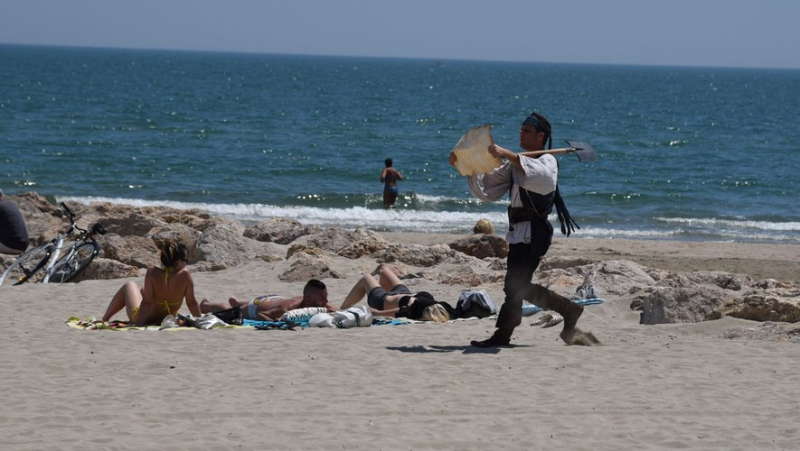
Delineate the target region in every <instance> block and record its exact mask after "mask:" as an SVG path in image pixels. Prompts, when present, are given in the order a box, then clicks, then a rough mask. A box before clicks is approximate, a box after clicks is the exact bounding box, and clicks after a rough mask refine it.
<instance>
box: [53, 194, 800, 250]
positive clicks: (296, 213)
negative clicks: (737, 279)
mask: <svg viewBox="0 0 800 451" xmlns="http://www.w3.org/2000/svg"><path fill="white" fill-rule="evenodd" d="M425 197H426V201H429V202H430V201H434V202H435V201H436V200H435V199H436V198H437V197H438V196H425ZM439 199H440V200H441V199H446V198H444V197H442V198H439ZM57 201H59V202H62V201H71V202H79V203H83V204H89V203H92V202H111V203H115V204H127V205H132V206H135V207H145V206H157V207H172V208H178V209H191V208H196V209H201V210H205V211H208V212H209V213H211V214H214V215H218V216H223V217H227V218H231V219H236V220H240V221H244V222H257V221H262V220H265V219H270V218H278V217H288V218H293V219H296V220H298V221H300V222H301V223H303V224H308V225H319V226H323V227H343V228H356V227H362V228H369V229H372V230H378V231H384V230H386V231H400V232H449V233H469V232H471V231H472V228H473V226H474V225H475V223H476V222H477V221H478V220H479V219H481V218H487V219H489V220H490V221H491V222H492V223H493V224H494V226H495V231H496V232H497V233H503V230H504V229H505V228H506V227H507V225H508V221H507V219H506V214H505V212H499V211H498V212H462V211H439V210H433V211H432V210H413V209H402V208H398V209H395V210H384V209H382V208H365V207H348V208H320V207H310V206H277V205H268V204H210V203H199V202H176V201H152V200H145V199H131V198H120V197H117V198H111V197H58V198H57ZM549 219H550V221H551V222H552V223H553V226H554V227H555V229H556V234H557V235H558V236H560V232H559V231H558V228H559V224H558V220H557V218H556V216H555V215H550V218H549ZM654 219H655V220H656V223H662V224H665V226H664V227H653V228H647V229H632V228H626V227H619V228H614V227H608V226H607V225H606V226H593V225H586V224H584V225H583V228H582V229H580V230H577V231H576V232H575V233H576V234H575V236H576V237H581V238H618V239H656V240H658V239H664V240H670V239H685V240H695V239H696V240H710V241H765V242H770V241H771V242H776V241H777V242H795V243H796V242H800V236H798V234H797V233H796V232H797V231H798V230H800V223H796V222H788V223H774V222H766V221H736V220H721V219H699V218H698V219H691V218H688V219H687V218H665V217H658V218H654ZM781 232H783V233H781Z"/></svg>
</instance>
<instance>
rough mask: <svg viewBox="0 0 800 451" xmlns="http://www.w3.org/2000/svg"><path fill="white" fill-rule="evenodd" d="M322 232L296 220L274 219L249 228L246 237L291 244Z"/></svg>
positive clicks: (245, 232)
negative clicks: (306, 236)
mask: <svg viewBox="0 0 800 451" xmlns="http://www.w3.org/2000/svg"><path fill="white" fill-rule="evenodd" d="M321 230H322V229H320V228H319V227H308V226H304V225H303V224H301V223H300V221H297V220H295V219H290V218H272V219H268V220H265V221H261V222H259V223H258V224H255V225H252V226H249V227H248V228H247V229H246V230H245V231H244V236H246V237H247V238H252V239H254V240H257V241H264V242H268V243H269V242H272V243H278V244H289V243H291V242H293V241H294V240H296V239H298V238H300V237H301V236H304V235H309V234H311V233H318V232H320V231H321Z"/></svg>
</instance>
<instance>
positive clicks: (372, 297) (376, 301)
mask: <svg viewBox="0 0 800 451" xmlns="http://www.w3.org/2000/svg"><path fill="white" fill-rule="evenodd" d="M393 294H411V290H409V289H408V287H407V286H405V285H403V284H402V283H400V284H397V285H395V286H394V288H392V291H386V290H384V289H383V287H375V288H373V289H372V290H371V291H370V292H369V294H368V295H367V304H369V306H370V307H372V308H374V309H376V310H383V304H384V300H385V299H386V296H391V295H393Z"/></svg>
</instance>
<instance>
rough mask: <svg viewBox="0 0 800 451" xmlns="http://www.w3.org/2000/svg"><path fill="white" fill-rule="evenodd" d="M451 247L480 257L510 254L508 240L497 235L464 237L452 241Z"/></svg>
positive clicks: (501, 256) (502, 256)
mask: <svg viewBox="0 0 800 451" xmlns="http://www.w3.org/2000/svg"><path fill="white" fill-rule="evenodd" d="M450 248H451V249H454V250H456V251H458V252H463V253H465V254H467V255H470V256H473V257H476V258H480V259H484V258H494V257H497V258H506V257H507V256H508V242H507V241H506V240H505V238H503V237H501V236H497V235H472V236H468V237H464V238H461V239H458V240H456V241H454V242H452V243H450Z"/></svg>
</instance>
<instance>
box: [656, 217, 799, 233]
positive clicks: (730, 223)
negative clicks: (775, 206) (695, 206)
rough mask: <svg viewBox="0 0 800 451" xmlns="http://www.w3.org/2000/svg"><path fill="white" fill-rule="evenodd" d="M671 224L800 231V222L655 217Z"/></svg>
mask: <svg viewBox="0 0 800 451" xmlns="http://www.w3.org/2000/svg"><path fill="white" fill-rule="evenodd" d="M654 219H655V220H656V221H661V222H666V223H670V224H683V225H686V226H695V227H728V228H732V229H754V230H770V231H786V232H791V231H800V222H773V221H751V220H733V219H714V218H663V217H658V218H654Z"/></svg>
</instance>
